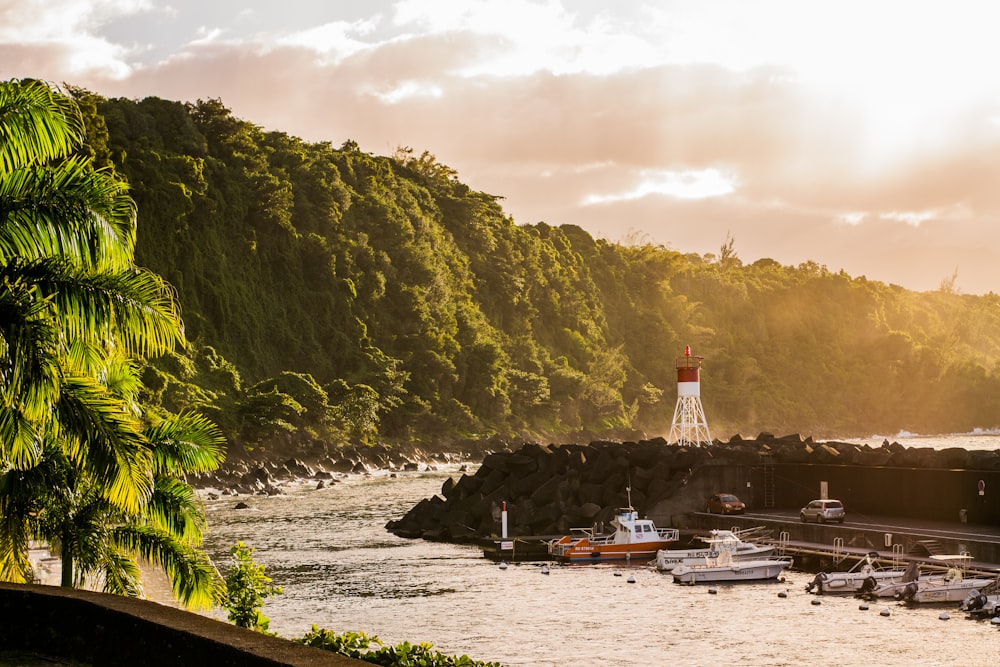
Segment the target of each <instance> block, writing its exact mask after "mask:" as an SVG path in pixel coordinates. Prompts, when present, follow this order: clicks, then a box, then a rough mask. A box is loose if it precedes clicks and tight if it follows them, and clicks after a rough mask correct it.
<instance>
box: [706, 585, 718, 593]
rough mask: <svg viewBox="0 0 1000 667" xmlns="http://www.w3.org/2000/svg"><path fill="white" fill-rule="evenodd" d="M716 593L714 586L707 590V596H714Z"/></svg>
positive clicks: (716, 589)
mask: <svg viewBox="0 0 1000 667" xmlns="http://www.w3.org/2000/svg"><path fill="white" fill-rule="evenodd" d="M718 592H719V589H718V588H716V587H715V586H712V587H711V588H709V589H708V594H709V595H715V594H716V593H718Z"/></svg>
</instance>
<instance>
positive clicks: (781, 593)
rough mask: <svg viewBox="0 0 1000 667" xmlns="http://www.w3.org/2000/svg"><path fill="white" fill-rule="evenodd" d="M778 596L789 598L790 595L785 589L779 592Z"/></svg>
mask: <svg viewBox="0 0 1000 667" xmlns="http://www.w3.org/2000/svg"><path fill="white" fill-rule="evenodd" d="M778 597H779V598H787V597H788V593H786V592H785V591H781V592H780V593H778Z"/></svg>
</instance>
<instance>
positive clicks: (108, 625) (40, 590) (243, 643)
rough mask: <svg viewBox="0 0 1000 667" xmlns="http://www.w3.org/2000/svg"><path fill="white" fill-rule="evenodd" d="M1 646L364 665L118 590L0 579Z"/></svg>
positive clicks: (95, 661) (284, 666) (84, 655)
mask: <svg viewBox="0 0 1000 667" xmlns="http://www.w3.org/2000/svg"><path fill="white" fill-rule="evenodd" d="M0 618H3V619H4V620H3V623H0V647H3V648H4V650H8V651H26V652H30V653H35V654H38V655H40V656H44V657H45V658H47V659H51V660H52V661H53V664H56V663H59V664H62V661H72V663H73V664H82V665H89V666H90V667H118V666H125V665H128V666H133V665H143V667H184V666H185V665H212V667H350V666H357V665H366V664H369V663H366V662H363V661H361V660H355V659H353V658H348V657H346V656H342V655H339V654H336V653H332V652H330V651H324V650H322V649H318V648H312V647H309V646H304V645H302V644H298V643H296V642H293V641H290V640H287V639H281V638H278V637H272V636H268V635H264V634H262V633H259V632H253V631H251V630H247V629H244V628H238V627H236V626H235V625H231V624H229V623H223V622H221V621H217V620H214V619H211V618H208V617H206V616H202V615H200V614H196V613H192V612H187V611H184V610H181V609H175V608H173V607H168V606H165V605H161V604H157V603H155V602H149V601H147V600H137V599H133V598H125V597H121V596H117V595H108V594H104V593H95V592H92V591H81V590H75V589H69V588H61V587H55V586H39V585H25V584H10V583H0Z"/></svg>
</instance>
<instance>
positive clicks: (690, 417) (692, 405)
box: [667, 392, 712, 445]
mask: <svg viewBox="0 0 1000 667" xmlns="http://www.w3.org/2000/svg"><path fill="white" fill-rule="evenodd" d="M679 393H680V395H679V396H678V397H677V406H676V407H675V408H674V419H673V422H671V424H670V434H669V435H668V436H667V443H672V442H676V443H677V444H678V445H700V444H702V443H704V444H707V445H710V444H712V434H711V433H709V432H708V420H706V419H705V409H704V408H702V407H701V397H700V396H698V395H697V394H695V395H694V396H691V395H684V393H683V392H679Z"/></svg>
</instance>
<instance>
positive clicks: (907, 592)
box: [896, 581, 920, 602]
mask: <svg viewBox="0 0 1000 667" xmlns="http://www.w3.org/2000/svg"><path fill="white" fill-rule="evenodd" d="M919 588H920V586H919V585H918V584H917V582H915V581H911V582H910V583H908V584H906V588H904V589H903V590H902V592H900V593H899V594H898V595H897V596H896V599H897V600H901V601H903V602H913V596H914V595H916V594H917V590H919Z"/></svg>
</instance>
